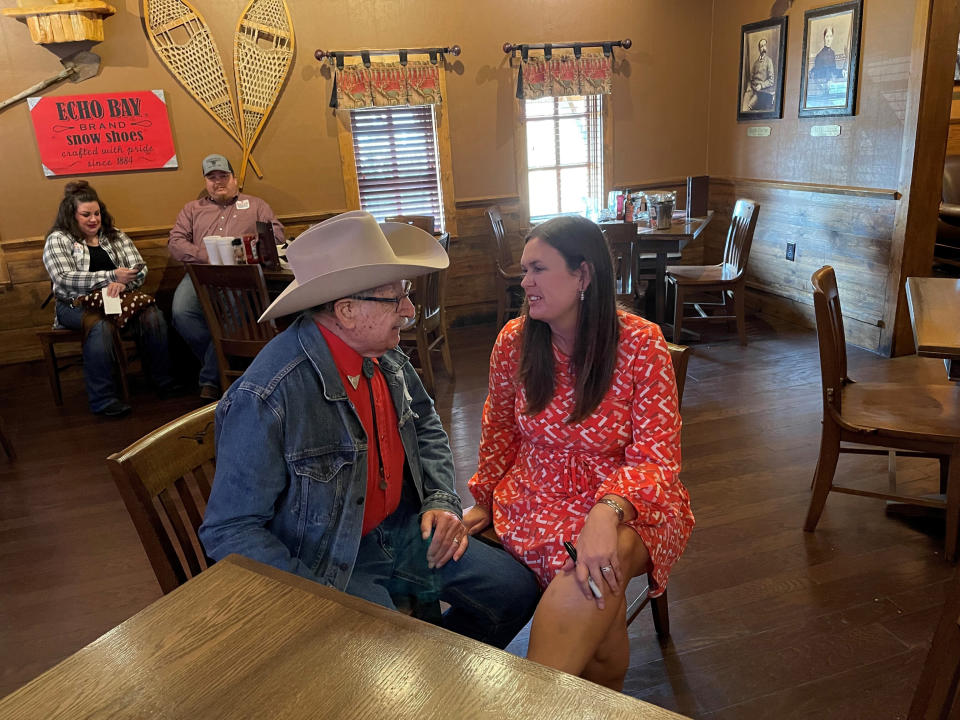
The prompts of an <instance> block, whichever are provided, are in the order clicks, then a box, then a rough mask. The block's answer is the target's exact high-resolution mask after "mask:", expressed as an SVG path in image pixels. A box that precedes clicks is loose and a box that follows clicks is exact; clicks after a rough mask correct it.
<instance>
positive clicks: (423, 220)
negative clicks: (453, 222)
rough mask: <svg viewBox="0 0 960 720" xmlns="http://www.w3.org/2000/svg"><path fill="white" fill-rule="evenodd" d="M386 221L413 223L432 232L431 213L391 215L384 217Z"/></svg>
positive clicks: (432, 221)
mask: <svg viewBox="0 0 960 720" xmlns="http://www.w3.org/2000/svg"><path fill="white" fill-rule="evenodd" d="M386 221H387V222H398V223H405V224H407V225H414V226H416V227H418V228H420V229H421V230H425V231H427V232H428V233H430V234H431V235H432V234H433V232H434V220H433V215H393V216H392V217H388V218H386Z"/></svg>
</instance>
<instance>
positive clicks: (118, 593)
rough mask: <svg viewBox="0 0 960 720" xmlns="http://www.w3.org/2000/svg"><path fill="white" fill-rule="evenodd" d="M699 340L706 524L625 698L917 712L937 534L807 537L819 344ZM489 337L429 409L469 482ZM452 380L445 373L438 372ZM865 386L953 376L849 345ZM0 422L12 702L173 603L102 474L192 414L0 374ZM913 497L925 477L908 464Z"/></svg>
mask: <svg viewBox="0 0 960 720" xmlns="http://www.w3.org/2000/svg"><path fill="white" fill-rule="evenodd" d="M749 330H750V344H749V345H748V346H747V347H740V346H739V345H738V344H736V343H735V342H734V341H733V340H732V339H730V338H728V337H727V336H724V335H715V336H713V337H714V340H713V341H711V342H707V343H700V344H695V345H694V353H693V357H692V358H691V361H690V370H689V376H688V379H687V387H686V396H685V398H684V413H683V415H684V432H683V456H684V465H683V467H684V471H683V479H684V482H685V483H686V485H687V487H688V488H689V490H690V495H691V497H692V500H693V507H694V512H695V514H696V517H697V527H696V529H695V530H694V532H693V536H692V539H691V541H690V545H689V546H688V548H687V551H686V553H685V554H684V556H683V557H682V558H681V559H680V561H679V563H678V564H677V566H676V568H675V570H674V573H673V575H672V577H671V581H670V614H671V622H672V626H671V627H672V637H671V639H670V642H669V643H667V644H666V645H665V646H663V647H661V646H660V644H658V642H657V641H656V638H655V636H654V634H653V627H652V622H651V620H650V617H649V611H645V612H644V614H642V615H641V616H640V617H639V618H638V619H637V621H636V622H635V623H634V624H633V626H632V628H631V647H632V657H631V667H630V672H629V674H628V676H627V683H626V691H627V692H628V693H629V694H631V695H635V696H637V697H640V698H643V699H644V700H647V701H650V702H653V703H656V704H658V705H663V706H664V707H668V708H671V709H674V710H677V711H679V712H681V713H684V714H686V715H690V716H692V717H698V718H771V717H776V718H853V717H863V718H897V717H905V714H906V710H907V707H908V705H909V701H910V697H911V694H912V691H913V687H914V685H915V684H916V681H917V677H918V675H919V673H920V669H921V666H922V661H923V658H924V656H925V653H926V648H927V645H928V643H929V640H930V637H931V635H932V632H933V628H934V626H935V623H936V620H937V616H938V613H939V609H940V605H941V604H942V602H943V598H944V588H945V581H946V579H947V578H948V576H949V574H950V572H951V568H950V567H949V566H948V565H946V564H945V563H944V562H943V560H942V557H941V556H942V527H941V526H940V525H938V523H937V522H930V521H925V522H923V521H919V520H912V521H905V520H903V519H899V518H894V517H889V516H887V515H886V514H885V511H884V504H883V502H882V501H878V500H872V499H866V498H860V497H852V496H844V495H836V494H834V495H831V497H830V498H829V499H828V501H827V507H826V510H825V512H824V515H823V518H822V520H821V522H820V526H819V528H818V529H817V532H816V533H814V534H806V533H804V532H803V531H802V529H801V524H802V522H803V519H804V514H805V512H806V506H807V501H808V497H809V485H810V479H811V477H812V474H813V469H814V465H815V463H816V458H817V445H818V441H819V418H820V385H819V383H820V380H819V374H818V373H819V366H818V360H817V355H816V341H815V336H814V335H813V333H812V332H811V331H809V330H801V329H798V328H795V327H793V326H788V325H783V326H778V327H770V326H769V325H766V324H764V323H762V322H760V321H753V322H752V323H751V324H750V328H749ZM493 339H494V329H493V328H492V327H481V328H469V329H462V330H458V331H456V332H455V334H454V342H453V350H454V359H455V363H456V367H457V378H456V381H455V382H451V381H450V380H449V378H447V377H446V375H444V374H443V371H442V369H441V370H440V373H439V376H438V408H439V409H440V411H441V415H442V417H443V420H444V424H445V425H446V427H447V428H448V429H449V432H450V436H451V443H452V445H453V448H454V453H455V456H456V465H457V473H458V485H459V487H460V489H461V491H463V492H464V493H465V483H466V480H467V478H468V477H469V476H470V474H471V473H472V472H473V470H474V468H475V467H476V449H477V442H478V439H479V429H480V413H481V408H482V403H483V399H484V397H485V394H486V385H485V383H486V371H487V357H488V353H489V350H490V347H491V345H492V342H493ZM438 365H439V363H438ZM850 374H851V376H853V377H854V378H856V379H862V380H868V379H869V380H882V379H885V378H886V379H905V378H918V377H922V378H924V379H925V380H926V381H929V382H946V381H945V378H944V369H943V365H942V364H941V363H940V362H939V361H936V360H925V359H919V358H916V357H905V358H898V359H896V360H887V359H883V358H879V357H876V356H874V355H871V354H869V353H867V352H865V351H859V350H857V349H855V348H851V350H850ZM0 395H2V397H3V404H2V409H0V415H2V417H3V419H4V421H5V424H6V428H7V431H8V433H9V435H10V436H11V439H12V440H13V443H14V444H15V446H16V449H17V451H18V453H19V460H18V461H17V462H16V463H11V462H9V461H8V460H6V459H5V458H2V457H0V695H5V694H7V693H9V692H10V691H12V690H14V689H15V688H17V687H19V686H21V685H22V684H24V683H25V682H27V681H28V680H30V679H31V678H32V677H34V676H36V675H37V674H39V673H41V672H42V671H44V670H46V669H47V668H49V667H51V666H52V665H53V664H54V663H56V662H57V661H59V660H60V659H62V658H64V657H65V656H67V655H69V654H70V653H73V652H75V651H76V650H78V649H80V648H81V647H83V646H84V645H85V644H87V643H89V642H90V641H92V640H94V639H95V638H96V637H98V636H99V635H101V634H102V633H104V632H106V631H107V630H109V629H110V628H112V627H114V626H115V625H117V624H118V623H120V622H121V621H123V620H124V619H126V618H128V617H129V616H131V615H133V614H134V613H136V612H137V611H139V610H140V609H142V608H143V607H145V606H146V605H147V604H149V603H150V602H151V601H153V600H155V599H156V598H157V597H159V595H160V591H159V588H158V586H157V583H156V581H155V579H154V577H153V574H152V572H151V570H150V567H149V565H148V563H147V560H146V556H145V555H144V553H143V551H142V549H141V547H140V545H139V541H138V539H137V536H136V534H135V532H134V529H133V525H132V524H131V522H130V520H129V519H128V517H127V514H126V511H125V510H124V507H123V504H122V502H121V500H120V497H119V495H118V494H117V491H116V489H115V487H114V485H113V481H112V480H111V478H110V476H109V474H108V472H107V470H106V466H105V464H104V462H103V460H104V458H105V457H106V456H107V455H108V454H109V453H111V452H113V451H114V450H118V449H120V448H122V447H124V446H125V445H127V444H128V443H129V442H131V441H132V440H134V439H136V438H138V437H139V436H141V435H143V434H144V433H146V432H148V431H149V430H151V429H153V428H155V427H157V426H159V425H160V424H162V423H163V422H165V421H167V420H169V419H172V418H174V417H176V416H177V415H179V414H181V413H183V412H185V411H186V410H188V409H191V408H193V407H195V406H196V404H197V403H196V402H195V401H194V400H193V398H180V399H175V400H165V401H158V400H156V399H155V398H154V397H153V396H152V395H151V394H149V392H148V391H147V390H146V389H145V388H136V387H135V388H134V397H133V403H132V404H133V406H134V412H133V415H132V416H131V417H130V418H127V419H126V420H124V421H119V422H115V421H106V420H102V419H100V418H96V417H94V416H92V415H89V414H88V413H87V412H86V403H85V396H84V391H83V384H82V379H81V377H80V375H79V371H73V374H72V375H69V374H68V376H67V377H66V378H65V380H64V405H63V407H62V408H57V407H55V406H54V404H53V402H52V399H51V394H50V391H49V388H48V387H47V385H46V378H45V376H44V374H43V371H42V368H41V367H40V365H39V364H37V365H20V366H11V367H5V368H0ZM885 472H886V462H885V460H884V459H882V458H880V459H878V458H870V457H862V456H845V457H842V458H841V460H840V466H839V468H838V477H842V478H843V480H844V481H845V482H852V483H857V482H862V483H864V484H865V485H867V484H869V483H871V482H875V483H880V484H885V483H886V475H885ZM900 476H901V479H902V480H903V481H905V483H906V485H907V486H908V488H910V487H914V486H917V487H921V486H925V487H929V488H930V490H929V491H933V489H934V488H935V485H936V477H937V473H936V467H935V465H934V464H933V461H927V460H913V461H911V462H909V463H904V464H903V466H902V467H901V472H900Z"/></svg>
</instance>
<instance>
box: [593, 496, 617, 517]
mask: <svg viewBox="0 0 960 720" xmlns="http://www.w3.org/2000/svg"><path fill="white" fill-rule="evenodd" d="M597 502H602V503H603V504H604V505H609V506H610V507H612V508H613V509H614V510H616V511H617V522H623V506H622V505H621V504H620V503H618V502H617V501H616V500H612V499H611V498H608V497H604V498H600V500H598V501H597Z"/></svg>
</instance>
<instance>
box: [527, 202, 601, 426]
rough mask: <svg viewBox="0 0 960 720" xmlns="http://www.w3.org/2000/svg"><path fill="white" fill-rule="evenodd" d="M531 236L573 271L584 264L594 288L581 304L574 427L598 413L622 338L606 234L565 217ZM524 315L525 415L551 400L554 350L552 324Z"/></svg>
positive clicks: (587, 223) (540, 227) (574, 355)
mask: <svg viewBox="0 0 960 720" xmlns="http://www.w3.org/2000/svg"><path fill="white" fill-rule="evenodd" d="M533 238H539V239H540V240H543V241H544V242H545V243H547V244H548V245H549V246H550V247H552V248H553V249H554V250H556V251H557V252H559V253H560V254H561V255H562V256H563V259H564V261H565V262H566V264H567V268H568V269H569V270H570V271H571V272H573V271H575V270H577V269H579V268H580V265H581V263H586V264H587V267H589V268H590V284H589V285H587V287H586V289H585V290H584V297H583V300H582V301H581V302H580V313H579V315H578V317H577V329H576V335H575V337H574V345H573V353H572V354H571V356H570V371H571V372H572V373H573V377H574V406H573V413H572V414H571V415H570V417H569V418H568V419H567V422H569V423H576V422H580V421H581V420H583V419H584V418H586V417H587V416H589V415H590V413H592V412H593V411H594V410H596V409H597V406H598V405H599V404H600V401H601V400H603V396H604V395H605V394H606V393H607V390H608V389H609V388H610V383H611V382H612V380H613V369H614V366H615V365H616V361H617V341H618V340H619V338H620V322H619V319H618V318H617V300H616V294H615V283H614V276H613V261H612V259H611V256H610V249H609V248H608V246H607V241H606V238H604V236H603V232H602V231H601V230H600V228H599V227H598V226H597V224H596V223H593V222H590V221H589V220H587V219H586V218H583V217H579V216H574V215H565V216H562V217H557V218H553V219H552V220H547V221H546V222H545V223H541V224H540V225H537V226H536V227H535V228H533V230H531V231H530V233H529V234H528V235H527V237H526V239H525V240H524V244H526V243H528V242H530V241H531V240H532V239H533ZM524 314H525V316H526V317H525V320H524V324H523V338H522V348H521V354H520V370H519V380H520V382H521V383H523V386H524V389H525V390H526V394H527V407H526V412H527V413H529V414H531V415H532V414H535V413H538V412H540V411H542V410H543V409H544V408H545V407H546V406H547V404H548V403H549V402H550V400H551V399H552V398H553V392H554V382H553V380H554V378H553V373H554V365H553V348H552V341H551V330H550V326H549V325H548V324H547V323H545V322H543V321H541V320H534V319H532V318H531V317H530V315H529V310H524Z"/></svg>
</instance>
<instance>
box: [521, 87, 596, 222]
mask: <svg viewBox="0 0 960 720" xmlns="http://www.w3.org/2000/svg"><path fill="white" fill-rule="evenodd" d="M601 98H602V96H600V95H587V96H570V97H544V98H540V99H537V100H527V101H526V102H525V105H524V114H525V121H526V134H527V171H528V176H527V185H528V196H529V197H528V200H529V208H530V217H531V220H532V221H537V220H543V219H546V218H549V217H552V216H554V215H561V214H570V213H577V214H583V215H585V214H588V213H589V212H590V211H591V210H596V209H598V208H600V207H603V205H604V204H605V203H604V199H603V115H602V112H601V104H600V103H601V102H602V99H601Z"/></svg>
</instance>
